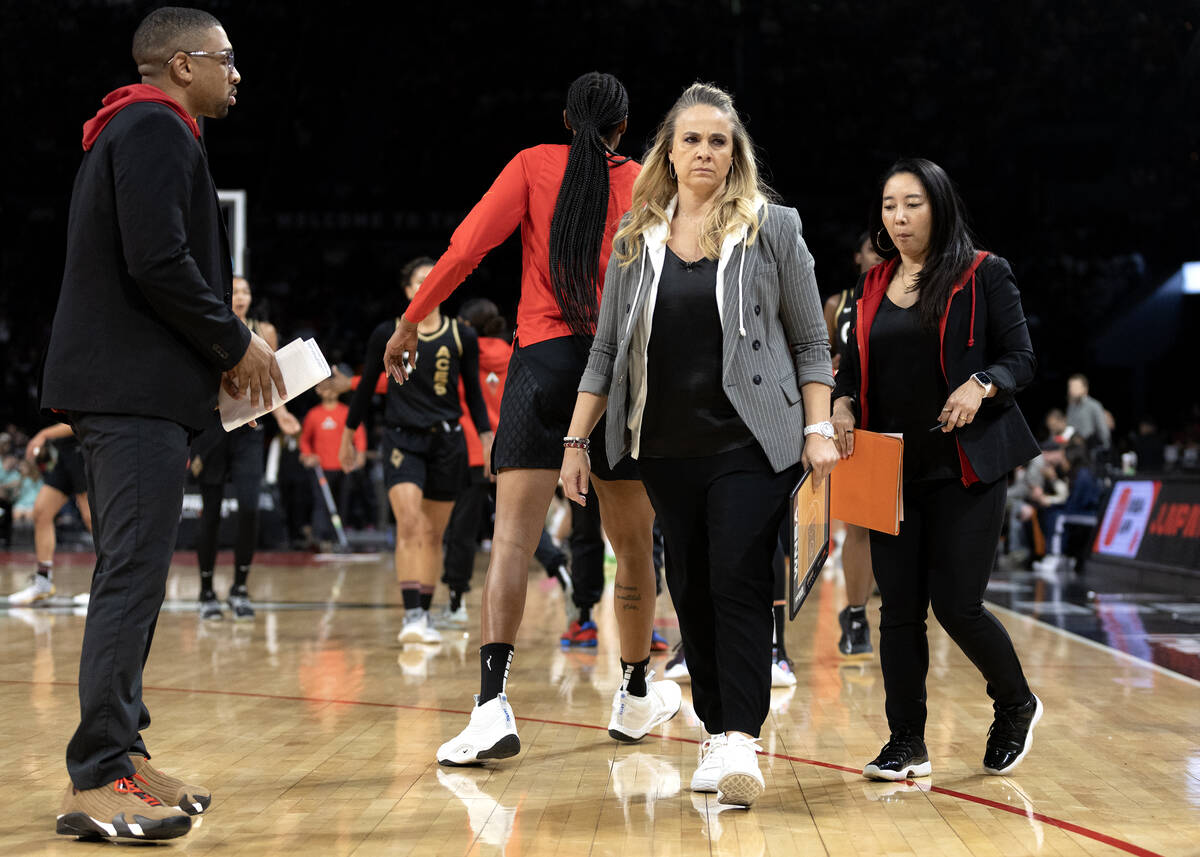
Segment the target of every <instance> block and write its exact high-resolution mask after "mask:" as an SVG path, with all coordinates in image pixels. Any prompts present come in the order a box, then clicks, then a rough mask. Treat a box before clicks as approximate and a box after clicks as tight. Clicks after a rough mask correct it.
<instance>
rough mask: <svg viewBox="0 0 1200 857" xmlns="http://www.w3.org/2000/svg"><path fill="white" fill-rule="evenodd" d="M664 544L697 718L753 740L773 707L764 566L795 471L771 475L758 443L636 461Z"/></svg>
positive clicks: (768, 571) (771, 583) (768, 582)
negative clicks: (706, 454)
mask: <svg viewBox="0 0 1200 857" xmlns="http://www.w3.org/2000/svg"><path fill="white" fill-rule="evenodd" d="M638 464H639V466H640V468H641V471H642V480H643V481H644V482H645V484H646V491H647V493H648V494H649V495H650V502H651V503H653V504H654V511H655V512H656V513H657V514H658V522H659V525H660V526H661V527H662V531H663V537H664V539H665V540H666V547H667V569H666V578H667V588H668V589H669V590H670V592H671V600H672V601H673V602H674V604H675V612H676V614H677V615H678V616H679V631H680V634H681V636H682V637H683V651H684V657H685V658H687V665H688V672H689V673H691V677H692V700H693V705H694V707H695V709H696V714H698V715H699V716H700V719H701V720H703V721H704V728H705V729H707V730H708V731H709V732H711V733H716V732H726V731H738V732H745V733H747V734H749V735H754V736H757V735H758V734H759V732H760V730H761V729H762V724H763V721H765V720H766V719H767V713H768V712H769V710H770V701H771V638H772V629H773V627H774V620H773V618H772V613H771V604H772V602H773V601H774V596H773V593H774V588H775V574H774V571H773V570H772V567H771V560H772V556H773V555H774V553H775V545H776V542H777V541H778V540H779V525H780V521H782V519H783V516H784V514H785V513H786V511H787V500H788V498H789V496H790V495H791V492H792V488H794V487H795V484H796V481H797V480H798V479H799V478H800V468H799V465H794V466H792V467H789V468H787V469H786V470H783V471H782V472H780V473H775V472H774V470H773V469H772V468H771V463H770V462H769V461H768V460H767V457H766V455H765V454H764V453H763V451H762V448H761V447H759V446H758V444H754V445H752V446H747V447H743V448H742V449H735V450H733V451H731V452H725V453H721V454H719V455H714V456H709V457H705V458H642V459H640V460H639V461H638Z"/></svg>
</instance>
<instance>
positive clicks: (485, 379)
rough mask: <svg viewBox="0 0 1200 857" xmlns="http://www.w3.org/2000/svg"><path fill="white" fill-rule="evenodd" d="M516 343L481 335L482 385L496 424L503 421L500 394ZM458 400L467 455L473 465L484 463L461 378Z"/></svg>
mask: <svg viewBox="0 0 1200 857" xmlns="http://www.w3.org/2000/svg"><path fill="white" fill-rule="evenodd" d="M512 349H513V347H512V346H511V345H509V344H508V343H507V342H505V341H504V340H503V339H496V338H495V337H491V336H481V337H479V386H480V387H481V388H482V389H483V401H484V404H486V405H487V409H488V419H489V420H491V423H492V425H493V426H497V425H499V424H500V398H501V397H502V396H503V395H504V380H505V379H506V378H507V377H508V359H509V358H510V357H512ZM458 401H459V404H460V405H462V414H463V415H462V419H461V420H459V422H461V423H462V427H463V434H464V435H466V438H467V456H468V458H469V459H470V464H471V466H472V467H483V444H482V443H480V442H479V432H477V431H475V423H473V422H472V421H471V416H470V412H469V411H468V410H467V396H466V392H465V391H464V390H463V383H462V378H459V379H458Z"/></svg>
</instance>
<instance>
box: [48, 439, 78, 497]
mask: <svg viewBox="0 0 1200 857" xmlns="http://www.w3.org/2000/svg"><path fill="white" fill-rule="evenodd" d="M54 445H55V447H56V448H57V449H58V457H57V458H56V459H55V461H54V466H53V467H51V468H49V469H48V470H47V471H46V472H45V474H43V477H42V479H43V481H44V482H45V483H46V484H47V485H49V486H50V487H51V488H54V489H56V490H58V491H61V492H63V493H64V494H66V495H67V496H68V497H74V496H75V495H76V494H86V493H87V474H86V473H84V470H83V452H82V451H81V450H80V449H79V441H77V440H75V438H73V437H68V438H64V439H62V440H58V441H54Z"/></svg>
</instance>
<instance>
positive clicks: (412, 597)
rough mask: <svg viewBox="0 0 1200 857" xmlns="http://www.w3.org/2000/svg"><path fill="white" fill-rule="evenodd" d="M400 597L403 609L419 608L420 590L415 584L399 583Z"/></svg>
mask: <svg viewBox="0 0 1200 857" xmlns="http://www.w3.org/2000/svg"><path fill="white" fill-rule="evenodd" d="M400 597H401V598H403V599H404V609H405V610H420V609H421V590H420V588H419V587H417V586H415V585H411V586H410V585H406V584H403V583H401V584H400Z"/></svg>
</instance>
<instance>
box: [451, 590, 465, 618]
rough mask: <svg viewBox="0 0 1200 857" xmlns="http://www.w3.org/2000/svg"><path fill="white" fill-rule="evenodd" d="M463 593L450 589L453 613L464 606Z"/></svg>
mask: <svg viewBox="0 0 1200 857" xmlns="http://www.w3.org/2000/svg"><path fill="white" fill-rule="evenodd" d="M462 599H463V593H461V592H456V591H455V590H453V589H451V590H450V612H451V613H453V612H454V611H455V610H457V609H458V608H459V607H461V606H462Z"/></svg>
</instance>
